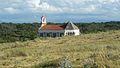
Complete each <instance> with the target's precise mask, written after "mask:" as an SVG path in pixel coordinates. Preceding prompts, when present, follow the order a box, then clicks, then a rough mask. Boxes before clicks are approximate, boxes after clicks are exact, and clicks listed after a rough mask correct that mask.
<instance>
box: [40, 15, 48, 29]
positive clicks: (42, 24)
mask: <svg viewBox="0 0 120 68" xmlns="http://www.w3.org/2000/svg"><path fill="white" fill-rule="evenodd" d="M46 24H47V22H46V17H45V16H42V17H41V27H43V26H45V25H46Z"/></svg>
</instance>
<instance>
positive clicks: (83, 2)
mask: <svg viewBox="0 0 120 68" xmlns="http://www.w3.org/2000/svg"><path fill="white" fill-rule="evenodd" d="M119 11H120V0H0V15H1V14H6V15H8V14H13V15H14V14H22V15H24V14H77V15H85V16H86V15H87V16H92V15H93V16H95V15H96V16H95V17H99V15H103V16H106V17H114V18H117V19H118V18H119V17H120V15H119V14H120V12H119ZM77 17H78V16H77ZM106 17H105V18H106Z"/></svg>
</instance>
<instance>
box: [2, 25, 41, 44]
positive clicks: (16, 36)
mask: <svg viewBox="0 0 120 68" xmlns="http://www.w3.org/2000/svg"><path fill="white" fill-rule="evenodd" d="M39 26H40V25H39V24H38V23H34V24H30V23H27V24H26V23H23V24H13V23H1V24H0V43H5V42H14V41H26V40H33V39H35V38H36V37H37V30H38V27H39Z"/></svg>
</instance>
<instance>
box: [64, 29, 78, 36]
mask: <svg viewBox="0 0 120 68" xmlns="http://www.w3.org/2000/svg"><path fill="white" fill-rule="evenodd" d="M73 32H74V35H75V36H77V35H80V31H79V29H76V30H65V35H68V33H73Z"/></svg>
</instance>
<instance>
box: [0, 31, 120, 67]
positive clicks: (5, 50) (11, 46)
mask: <svg viewBox="0 0 120 68" xmlns="http://www.w3.org/2000/svg"><path fill="white" fill-rule="evenodd" d="M63 57H65V58H66V59H67V60H68V61H69V62H70V63H71V65H72V67H73V68H90V67H94V68H107V67H108V68H109V67H110V68H120V30H118V31H109V32H100V33H93V34H81V35H80V36H71V37H61V38H37V39H35V40H33V41H26V42H15V43H3V44H0V68H11V67H12V68H37V67H38V68H45V66H46V67H47V68H55V67H52V66H50V65H52V64H58V63H59V61H60V60H61V59H62V58H63ZM43 66H44V67H43ZM53 66H54V65H53Z"/></svg>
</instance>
